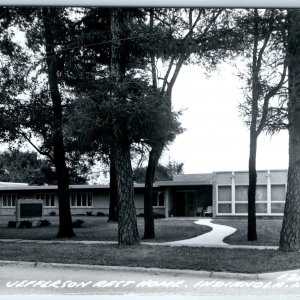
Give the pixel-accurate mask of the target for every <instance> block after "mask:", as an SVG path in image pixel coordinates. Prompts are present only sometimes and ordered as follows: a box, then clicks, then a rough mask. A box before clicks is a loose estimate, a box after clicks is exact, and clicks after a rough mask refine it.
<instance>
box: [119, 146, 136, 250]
mask: <svg viewBox="0 0 300 300" xmlns="http://www.w3.org/2000/svg"><path fill="white" fill-rule="evenodd" d="M114 154H115V162H116V163H115V165H116V175H117V176H116V179H117V188H118V189H117V190H118V244H119V245H134V244H138V243H139V241H140V238H139V233H138V229H137V222H136V213H135V206H134V187H133V174H132V168H131V159H130V145H129V144H127V145H126V144H122V145H121V144H119V145H118V147H117V148H116V150H115V153H114Z"/></svg>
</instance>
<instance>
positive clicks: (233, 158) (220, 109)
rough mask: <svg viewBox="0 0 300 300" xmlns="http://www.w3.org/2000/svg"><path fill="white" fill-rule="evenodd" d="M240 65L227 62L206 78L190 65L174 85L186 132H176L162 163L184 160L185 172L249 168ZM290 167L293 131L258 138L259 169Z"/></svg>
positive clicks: (175, 99) (174, 96)
mask: <svg viewBox="0 0 300 300" xmlns="http://www.w3.org/2000/svg"><path fill="white" fill-rule="evenodd" d="M235 73H237V70H236V69H235V68H234V67H232V66H230V65H228V64H222V65H221V66H219V68H218V70H217V71H215V72H213V73H212V74H211V76H210V78H206V76H205V74H204V72H203V69H201V67H199V66H185V67H184V68H183V69H182V71H181V73H180V75H179V77H178V79H177V82H176V84H175V86H174V91H173V98H172V101H173V106H174V108H175V110H182V109H184V111H183V115H182V116H181V118H180V121H181V124H182V127H183V128H185V132H184V133H183V134H181V135H179V136H177V138H176V140H175V141H174V142H173V144H172V145H171V146H169V149H168V151H165V153H164V155H163V158H162V160H161V161H162V162H164V161H168V160H169V159H170V160H175V161H177V162H183V163H184V168H183V169H184V173H186V174H193V173H206V172H214V171H241V170H247V169H248V159H249V131H248V129H247V128H246V127H245V125H244V124H243V122H242V119H241V118H240V117H239V112H238V104H239V103H240V101H241V100H242V99H243V95H242V92H241V85H242V82H241V81H240V80H239V79H238V78H237V75H236V74H235ZM287 168H288V133H287V131H282V132H280V133H279V134H276V135H274V136H273V137H270V136H266V135H265V134H264V133H262V134H261V136H260V137H259V139H258V151H257V170H273V169H287Z"/></svg>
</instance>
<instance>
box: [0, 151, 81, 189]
mask: <svg viewBox="0 0 300 300" xmlns="http://www.w3.org/2000/svg"><path fill="white" fill-rule="evenodd" d="M70 173H71V176H70V177H71V183H73V184H75V183H77V184H80V183H86V178H85V177H84V176H83V175H79V174H77V172H76V169H75V168H71V172H70ZM0 181H3V182H26V183H29V184H31V185H44V184H56V183H57V182H56V175H55V170H54V168H53V165H52V163H51V162H49V160H45V159H41V158H39V157H38V156H37V154H36V153H35V152H21V151H19V150H11V151H5V152H2V153H0Z"/></svg>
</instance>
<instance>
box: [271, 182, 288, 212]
mask: <svg viewBox="0 0 300 300" xmlns="http://www.w3.org/2000/svg"><path fill="white" fill-rule="evenodd" d="M285 195H286V187H285V185H283V184H280V185H272V186H271V201H272V202H271V213H272V214H283V212H284V206H285Z"/></svg>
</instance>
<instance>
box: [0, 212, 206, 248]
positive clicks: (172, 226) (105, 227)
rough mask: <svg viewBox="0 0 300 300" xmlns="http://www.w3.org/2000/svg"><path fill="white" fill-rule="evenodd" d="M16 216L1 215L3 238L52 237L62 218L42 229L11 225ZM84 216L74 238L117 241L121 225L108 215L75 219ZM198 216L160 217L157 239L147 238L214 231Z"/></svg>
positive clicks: (174, 237)
mask: <svg viewBox="0 0 300 300" xmlns="http://www.w3.org/2000/svg"><path fill="white" fill-rule="evenodd" d="M12 219H13V217H10V218H9V217H0V226H1V228H0V239H25V240H52V239H55V236H56V234H57V232H58V217H48V216H47V220H49V221H50V222H51V225H50V226H49V227H40V228H24V229H20V228H7V222H8V220H12ZM77 219H81V220H83V221H84V224H83V225H82V228H74V232H75V234H76V237H75V238H73V240H86V241H117V239H118V224H117V223H112V222H109V223H108V222H107V217H86V216H73V221H75V220H77ZM195 220H196V219H185V220H178V219H171V218H170V219H156V220H155V234H156V238H155V239H153V240H147V241H149V242H151V241H153V242H169V241H176V240H181V239H188V238H192V237H195V236H198V235H200V234H203V233H206V232H208V231H210V230H211V228H210V227H207V226H199V225H197V224H194V222H195ZM137 223H138V230H139V234H140V237H141V238H142V237H143V233H144V219H143V218H137ZM4 226H6V227H4Z"/></svg>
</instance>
